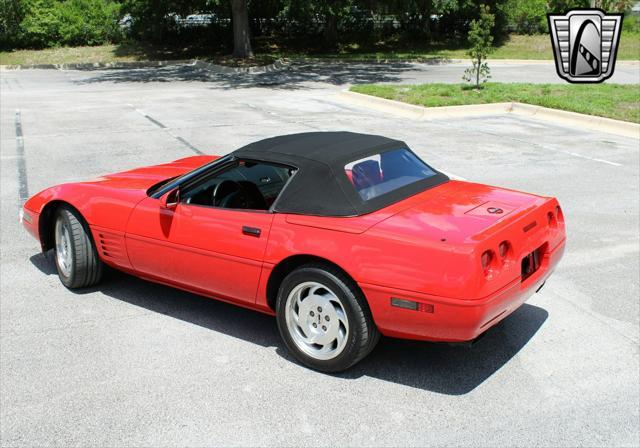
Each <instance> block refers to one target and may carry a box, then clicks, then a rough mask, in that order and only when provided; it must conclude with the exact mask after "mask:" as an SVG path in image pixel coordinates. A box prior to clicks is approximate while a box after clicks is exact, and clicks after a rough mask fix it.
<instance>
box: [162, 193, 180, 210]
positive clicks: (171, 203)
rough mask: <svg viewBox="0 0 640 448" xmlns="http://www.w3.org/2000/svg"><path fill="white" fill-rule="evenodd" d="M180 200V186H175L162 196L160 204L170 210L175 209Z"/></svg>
mask: <svg viewBox="0 0 640 448" xmlns="http://www.w3.org/2000/svg"><path fill="white" fill-rule="evenodd" d="M178 202H180V188H175V189H173V190H171V191H170V192H168V193H166V194H165V195H163V196H162V197H161V198H160V206H161V207H162V208H166V209H168V210H175V208H176V207H177V206H178Z"/></svg>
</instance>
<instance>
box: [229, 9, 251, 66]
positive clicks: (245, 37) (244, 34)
mask: <svg viewBox="0 0 640 448" xmlns="http://www.w3.org/2000/svg"><path fill="white" fill-rule="evenodd" d="M231 13H232V15H233V18H232V20H233V57H234V58H252V57H253V51H252V50H251V36H250V32H249V14H248V13H247V0H231Z"/></svg>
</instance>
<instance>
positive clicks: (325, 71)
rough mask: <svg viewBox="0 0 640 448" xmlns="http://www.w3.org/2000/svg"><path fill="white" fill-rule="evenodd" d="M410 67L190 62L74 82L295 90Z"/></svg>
mask: <svg viewBox="0 0 640 448" xmlns="http://www.w3.org/2000/svg"><path fill="white" fill-rule="evenodd" d="M410 70H415V67H414V66H413V65H412V64H409V63H405V62H391V63H383V62H380V63H376V62H369V63H359V62H350V63H341V62H296V63H292V64H291V65H290V66H289V67H288V68H285V69H282V70H276V71H270V72H265V73H211V72H209V71H207V70H205V69H201V68H198V67H195V66H192V65H170V66H166V67H154V68H139V69H128V68H114V69H108V70H104V69H101V70H87V71H90V72H92V71H95V74H94V75H93V76H87V77H85V78H82V79H79V80H76V81H75V82H76V83H77V84H95V83H102V82H111V83H136V82H140V83H148V82H174V81H183V82H209V83H212V84H214V85H215V86H216V87H218V88H224V89H239V88H251V87H268V88H275V89H283V90H295V89H300V88H303V87H305V84H307V83H325V84H330V85H344V84H362V83H379V82H399V81H400V80H401V77H400V75H401V74H402V73H404V72H407V71H410Z"/></svg>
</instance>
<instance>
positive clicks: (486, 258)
mask: <svg viewBox="0 0 640 448" xmlns="http://www.w3.org/2000/svg"><path fill="white" fill-rule="evenodd" d="M480 261H481V263H482V270H483V271H484V273H485V274H488V273H489V266H490V265H491V262H492V261H493V252H492V251H490V250H485V251H484V253H483V254H482V257H481V258H480Z"/></svg>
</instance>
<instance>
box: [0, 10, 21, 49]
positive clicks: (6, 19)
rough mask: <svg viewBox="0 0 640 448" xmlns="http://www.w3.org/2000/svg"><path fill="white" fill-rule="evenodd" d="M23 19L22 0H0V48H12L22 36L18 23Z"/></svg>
mask: <svg viewBox="0 0 640 448" xmlns="http://www.w3.org/2000/svg"><path fill="white" fill-rule="evenodd" d="M23 19H24V5H23V3H22V0H0V48H12V47H13V46H15V45H17V44H19V42H20V40H21V38H22V30H21V28H20V23H21V22H22V20H23Z"/></svg>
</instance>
